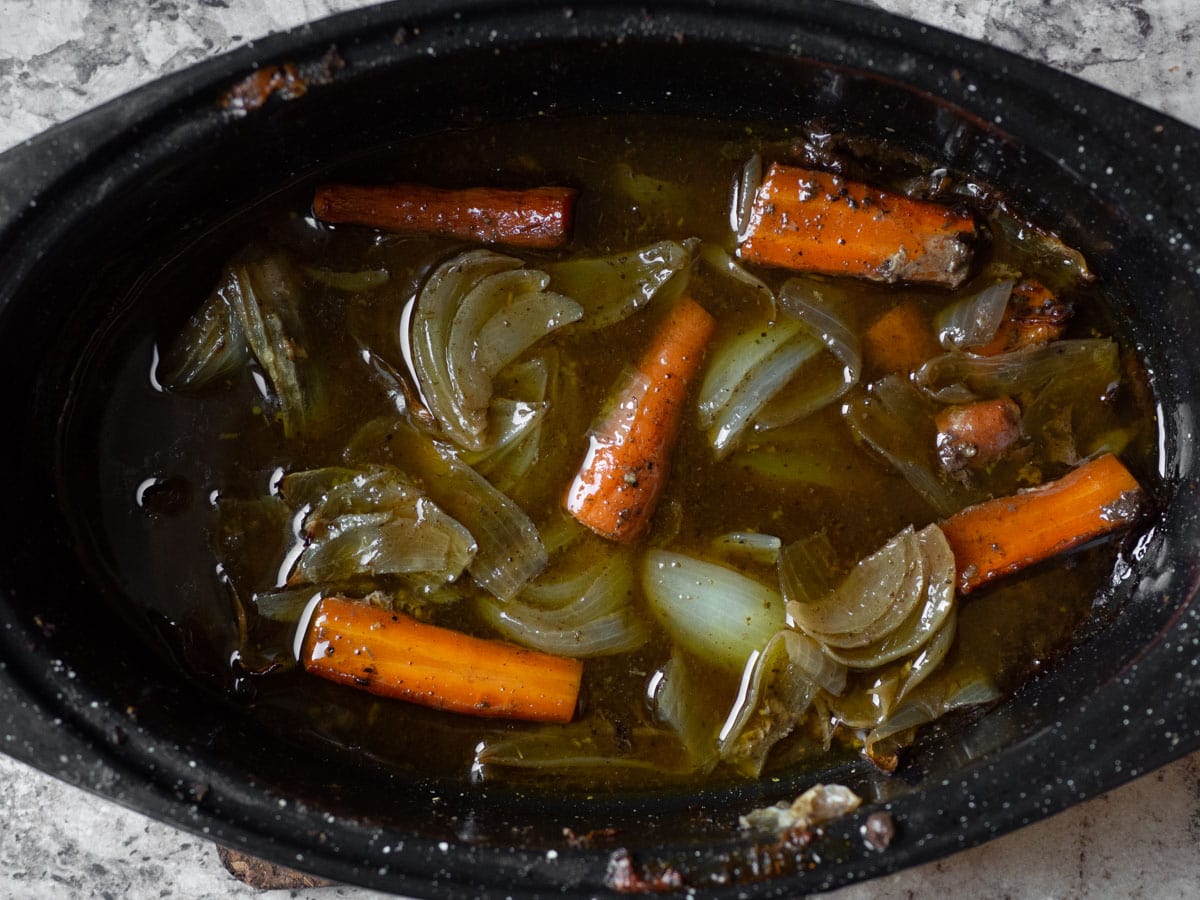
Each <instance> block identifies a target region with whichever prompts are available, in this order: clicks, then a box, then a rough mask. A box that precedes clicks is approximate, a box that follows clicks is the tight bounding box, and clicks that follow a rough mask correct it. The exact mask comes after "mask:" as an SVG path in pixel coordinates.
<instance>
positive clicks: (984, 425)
mask: <svg viewBox="0 0 1200 900" xmlns="http://www.w3.org/2000/svg"><path fill="white" fill-rule="evenodd" d="M934 422H935V424H936V425H937V450H938V459H940V460H941V462H942V465H943V466H944V467H945V468H946V470H947V471H950V472H954V471H957V470H959V469H962V468H968V467H969V468H974V469H979V468H986V467H987V466H990V465H991V464H992V463H994V462H996V461H997V460H998V459H1000V458H1001V457H1003V456H1004V454H1005V453H1007V452H1008V450H1009V448H1010V447H1012V446H1013V445H1014V444H1015V443H1016V442H1017V441H1018V440H1020V438H1021V408H1020V407H1019V406H1017V404H1016V403H1014V402H1013V401H1012V400H1011V399H1010V398H1008V397H998V398H996V399H994V400H979V401H977V402H975V403H968V404H965V405H963V406H948V407H946V408H945V409H943V410H942V411H941V412H939V413H938V415H937V418H936V419H935V420H934Z"/></svg>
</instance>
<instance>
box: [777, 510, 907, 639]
mask: <svg viewBox="0 0 1200 900" xmlns="http://www.w3.org/2000/svg"><path fill="white" fill-rule="evenodd" d="M789 549H790V548H789ZM787 552H788V551H787V550H785V551H784V553H785V555H786V554H787ZM920 566H921V560H920V550H919V546H918V544H917V539H916V532H915V531H914V530H913V528H912V526H911V525H910V526H909V527H908V528H905V529H904V530H903V531H901V532H900V533H899V534H898V535H896V536H895V537H894V538H892V539H891V540H890V541H888V542H887V543H886V544H884V545H883V547H881V548H880V549H879V550H877V551H876V552H875V553H872V554H871V555H870V556H868V557H866V558H865V559H863V560H861V561H860V562H859V563H858V564H857V565H856V566H855V567H854V568H853V569H851V570H850V574H849V575H848V576H847V577H846V579H845V580H844V581H843V582H842V584H841V585H840V586H839V587H838V588H837V590H835V591H834V592H833V593H831V594H829V595H828V596H826V597H824V598H822V599H819V600H817V601H815V602H810V603H804V602H799V601H797V600H795V599H794V598H795V597H796V596H797V593H796V591H795V590H794V587H793V584H794V583H793V582H792V580H791V579H784V580H783V583H782V586H783V592H784V597H786V598H787V599H788V601H789V602H788V614H789V615H790V616H791V617H792V619H793V620H794V621H795V623H796V626H797V627H798V628H800V629H801V630H803V631H805V632H807V633H809V634H813V635H822V634H825V635H828V634H844V633H847V632H853V631H856V630H858V629H861V628H866V627H867V626H869V625H871V624H873V623H874V622H875V621H876V620H877V619H879V618H881V617H883V616H884V615H885V614H887V613H888V611H889V610H890V609H891V608H892V607H893V606H895V605H897V604H900V605H903V606H905V608H906V609H909V610H911V609H912V607H913V606H914V605H915V602H916V594H915V593H914V591H915V590H916V588H917V586H918V585H917V584H914V583H909V582H911V581H912V579H911V578H910V575H911V573H912V572H914V571H917V572H919V571H920ZM784 571H785V572H790V571H794V567H792V566H788V567H786V568H785V569H784ZM905 587H908V590H907V591H905V590H904V588H905ZM919 587H920V589H921V593H923V592H924V580H923V579H920V580H919Z"/></svg>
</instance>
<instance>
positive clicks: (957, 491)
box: [842, 375, 980, 517]
mask: <svg viewBox="0 0 1200 900" xmlns="http://www.w3.org/2000/svg"><path fill="white" fill-rule="evenodd" d="M842 415H843V417H844V418H845V420H846V424H847V425H848V426H849V427H850V431H851V432H852V433H853V434H854V436H855V437H857V438H858V439H859V440H860V441H862V442H863V443H864V444H866V445H867V446H869V447H870V448H871V449H873V450H874V451H875V452H876V453H878V454H879V455H880V456H882V457H883V458H884V459H886V460H887V461H888V462H889V463H891V465H892V466H893V467H894V468H895V469H896V471H897V472H899V473H900V474H901V475H902V476H903V477H904V480H905V481H907V482H908V483H909V485H910V486H911V487H912V489H913V490H914V491H916V492H917V493H918V494H919V495H920V496H921V498H922V499H923V500H924V501H925V502H926V503H928V504H929V505H930V507H932V508H933V510H934V511H935V512H936V513H937V514H938V515H939V516H943V517H945V516H951V515H953V514H954V513H956V512H958V511H959V510H960V509H963V508H964V507H966V506H969V505H970V504H971V503H973V502H975V500H976V499H980V498H977V497H975V495H974V494H971V493H968V492H967V491H966V489H965V487H964V486H962V485H958V484H955V485H951V484H949V483H948V482H946V481H944V480H943V479H942V477H941V475H940V474H939V473H940V471H941V470H940V468H939V467H938V465H937V464H936V462H935V458H934V453H935V448H936V446H937V440H936V429H935V426H934V424H933V408H932V404H931V403H930V402H929V401H928V400H927V399H926V398H925V397H924V396H922V394H921V392H920V391H918V390H917V389H916V388H915V387H913V386H912V385H911V384H910V383H909V382H907V381H904V380H902V379H900V378H898V377H897V376H895V375H888V376H887V377H885V378H882V379H880V380H879V381H876V382H874V383H873V384H871V385H870V386H869V387H868V389H867V391H866V392H862V393H859V394H857V395H856V396H854V397H852V398H851V399H849V400H848V401H847V402H846V403H845V405H844V406H843V407H842Z"/></svg>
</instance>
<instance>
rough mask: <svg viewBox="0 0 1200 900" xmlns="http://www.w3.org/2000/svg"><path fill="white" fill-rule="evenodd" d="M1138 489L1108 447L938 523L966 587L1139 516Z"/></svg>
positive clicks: (966, 589) (969, 588)
mask: <svg viewBox="0 0 1200 900" xmlns="http://www.w3.org/2000/svg"><path fill="white" fill-rule="evenodd" d="M1141 500H1142V489H1141V487H1140V486H1139V485H1138V483H1137V480H1136V479H1135V478H1134V477H1133V476H1132V475H1130V474H1129V471H1128V470H1127V469H1126V468H1125V467H1124V466H1123V465H1121V463H1120V461H1119V460H1118V459H1117V458H1116V457H1115V456H1113V455H1112V454H1111V453H1109V454H1106V455H1104V456H1101V457H1100V458H1099V459H1095V460H1092V461H1091V462H1087V463H1084V464H1083V465H1082V466H1080V467H1079V468H1077V469H1076V470H1075V471H1073V472H1071V473H1070V474H1069V475H1066V476H1064V477H1063V478H1060V479H1059V480H1058V481H1053V482H1051V483H1049V484H1045V485H1042V486H1041V487H1038V488H1034V489H1032V490H1029V491H1025V492H1023V493H1020V494H1016V495H1014V496H1012V497H1002V498H1000V499H997V500H988V501H987V502H985V503H980V504H978V505H976V506H971V507H968V508H967V509H964V510H963V511H962V512H960V513H957V514H955V515H953V516H951V517H950V518H949V519H947V520H946V521H945V522H943V523H942V531H943V532H945V535H946V539H947V540H948V541H949V542H950V547H951V549H952V550H953V551H954V560H955V562H956V563H957V565H958V588H959V590H960V591H961V592H962V593H964V594H966V593H969V592H970V591H973V590H975V589H976V588H977V587H979V586H981V585H984V584H987V583H988V582H989V581H991V580H992V579H993V578H999V577H1000V576H1002V575H1008V574H1010V573H1012V572H1016V571H1018V570H1020V569H1023V568H1025V567H1026V566H1030V565H1033V564H1034V563H1036V562H1040V561H1041V560H1043V559H1048V558H1049V557H1051V556H1054V555H1055V554H1058V553H1062V552H1064V551H1066V550H1070V549H1071V548H1072V547H1076V546H1078V545H1080V544H1082V543H1084V542H1086V541H1089V540H1091V539H1092V538H1096V537H1099V536H1100V535H1102V534H1107V533H1108V532H1110V531H1114V530H1116V529H1117V528H1121V527H1122V526H1125V525H1128V524H1130V523H1131V522H1133V521H1134V519H1136V518H1137V514H1138V509H1139V506H1140V505H1141Z"/></svg>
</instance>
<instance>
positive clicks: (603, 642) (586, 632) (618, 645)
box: [479, 553, 648, 659]
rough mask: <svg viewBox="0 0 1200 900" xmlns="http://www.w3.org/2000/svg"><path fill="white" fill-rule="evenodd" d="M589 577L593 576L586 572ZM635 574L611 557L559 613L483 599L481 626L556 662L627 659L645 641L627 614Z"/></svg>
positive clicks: (620, 555)
mask: <svg viewBox="0 0 1200 900" xmlns="http://www.w3.org/2000/svg"><path fill="white" fill-rule="evenodd" d="M588 574H591V573H590V572H589V573H588ZM633 577H634V569H633V566H632V565H630V560H629V558H628V557H627V556H626V555H625V554H623V553H618V554H615V555H614V556H613V557H612V558H611V559H610V560H608V562H607V563H606V564H604V565H602V566H601V567H599V572H598V574H595V576H594V577H593V578H592V579H591V581H590V583H588V584H587V585H586V587H585V589H584V590H583V591H582V592H581V593H580V594H578V595H575V596H573V597H569V598H568V599H567V600H566V602H565V603H563V604H562V605H560V606H557V607H550V608H547V607H545V606H542V605H533V604H529V603H524V602H522V600H521V598H520V597H519V596H518V597H517V598H516V599H514V600H510V601H508V602H507V603H500V602H498V601H496V600H494V599H492V598H487V597H485V598H482V599H481V600H480V603H479V610H480V613H481V615H482V616H483V618H484V620H485V621H486V622H488V624H490V625H491V626H492V627H493V628H495V629H496V630H497V631H499V632H500V633H501V634H502V635H504V637H506V638H508V639H509V640H512V641H516V642H517V643H518V644H522V645H524V646H526V647H532V648H533V649H535V650H541V651H543V652H545V653H553V654H556V655H558V656H570V657H577V658H581V659H582V658H587V657H593V656H609V655H612V654H616V653H628V652H631V651H633V650H636V649H638V648H639V647H640V646H642V644H643V643H645V641H646V638H647V636H648V632H647V631H646V627H645V626H644V625H643V624H642V623H641V621H640V620H639V619H638V618H637V616H636V614H635V613H634V611H633V610H632V609H631V605H630V598H631V596H632V593H633Z"/></svg>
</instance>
